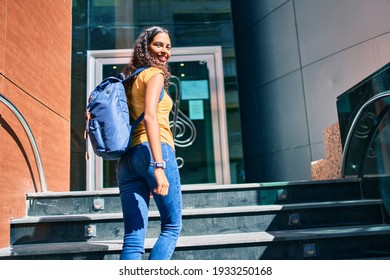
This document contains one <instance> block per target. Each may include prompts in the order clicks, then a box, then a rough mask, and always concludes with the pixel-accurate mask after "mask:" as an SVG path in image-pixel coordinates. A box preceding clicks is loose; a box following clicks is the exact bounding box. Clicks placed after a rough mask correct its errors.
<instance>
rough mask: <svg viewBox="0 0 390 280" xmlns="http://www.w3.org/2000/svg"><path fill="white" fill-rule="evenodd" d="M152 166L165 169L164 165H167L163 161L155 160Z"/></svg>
mask: <svg viewBox="0 0 390 280" xmlns="http://www.w3.org/2000/svg"><path fill="white" fill-rule="evenodd" d="M153 166H154V168H162V169H165V167H167V165H166V163H165V161H163V162H155V163H154V164H153Z"/></svg>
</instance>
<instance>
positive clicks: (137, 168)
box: [117, 26, 182, 260]
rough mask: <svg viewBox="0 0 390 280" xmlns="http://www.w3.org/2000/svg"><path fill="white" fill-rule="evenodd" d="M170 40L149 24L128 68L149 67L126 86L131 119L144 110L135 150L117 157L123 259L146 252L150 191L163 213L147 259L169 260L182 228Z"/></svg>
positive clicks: (137, 42) (135, 47) (135, 257)
mask: <svg viewBox="0 0 390 280" xmlns="http://www.w3.org/2000/svg"><path fill="white" fill-rule="evenodd" d="M170 56H171V39H170V36H169V33H168V31H167V30H165V29H163V28H161V27H157V26H154V27H150V28H148V29H146V30H145V31H144V32H142V33H141V34H140V35H139V37H138V38H137V40H136V41H135V45H134V53H133V56H132V59H131V61H130V63H129V64H128V65H127V66H126V68H125V74H126V75H130V74H131V73H134V72H135V71H136V70H137V69H138V68H141V67H148V68H147V69H146V70H143V71H142V72H141V73H139V74H138V75H137V76H136V77H135V78H134V79H133V81H132V83H129V84H128V88H127V91H126V94H127V99H128V104H129V108H130V112H131V119H132V120H134V119H136V118H137V117H138V116H139V115H140V114H142V112H144V114H145V115H144V119H143V121H142V122H141V123H140V124H139V125H138V126H137V128H136V129H135V131H134V134H133V140H132V145H131V149H130V150H129V152H128V153H126V154H125V155H124V156H122V158H121V159H120V160H119V162H118V165H117V180H118V184H119V190H120V196H121V202H122V210H123V220H124V226H125V235H124V242H123V249H122V253H121V259H141V258H142V255H143V254H144V252H145V246H144V243H145V237H146V229H147V225H148V210H149V199H150V194H152V195H153V198H154V200H155V202H156V205H157V207H158V210H159V212H160V220H161V232H160V235H159V237H158V239H157V241H156V243H155V244H154V246H153V249H152V251H151V253H150V255H149V259H158V260H167V259H170V258H171V256H172V253H173V251H174V249H175V247H176V242H177V239H178V237H179V233H180V230H181V225H182V221H181V210H182V198H181V185H180V175H179V169H178V166H177V162H176V154H175V150H174V141H173V137H172V133H171V130H170V127H169V113H170V111H171V109H172V106H173V102H172V100H171V98H170V97H169V95H168V94H167V93H166V92H165V91H164V94H163V97H162V99H161V100H160V93H161V90H162V88H163V87H164V88H165V89H166V88H167V87H168V85H169V81H168V78H169V77H170V73H169V70H168V66H167V61H168V59H169V58H170Z"/></svg>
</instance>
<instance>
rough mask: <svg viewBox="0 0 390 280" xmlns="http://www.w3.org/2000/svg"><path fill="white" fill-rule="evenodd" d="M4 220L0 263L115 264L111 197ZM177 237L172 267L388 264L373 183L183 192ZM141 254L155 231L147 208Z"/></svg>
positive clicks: (117, 242)
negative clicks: (179, 263) (188, 263)
mask: <svg viewBox="0 0 390 280" xmlns="http://www.w3.org/2000/svg"><path fill="white" fill-rule="evenodd" d="M26 201H27V209H28V211H27V215H26V217H25V218H21V219H15V220H12V221H11V246H9V247H7V248H3V249H0V259H40V260H43V259H118V258H119V253H120V250H121V246H122V238H123V224H122V214H121V205H120V199H119V195H118V190H117V189H110V190H104V191H94V192H67V193H37V194H29V195H28V196H27V200H26ZM183 207H184V209H183V230H182V233H181V237H180V239H179V242H178V245H177V248H176V250H175V253H174V255H173V259H180V260H191V259H197V260H218V259H226V260H227V259H244V260H253V259H298V260H299V259H366V258H389V257H390V224H388V222H389V220H390V219H389V217H388V215H387V212H386V211H385V209H384V206H383V201H382V199H381V198H380V192H379V190H378V184H377V182H376V180H375V179H373V180H371V181H369V182H365V183H364V184H363V183H362V182H361V181H360V180H348V179H342V180H329V181H325V180H324V181H300V182H279V183H262V184H240V185H207V186H206V185H205V186H203V185H202V186H199V185H198V186H183ZM150 209H151V211H150V218H149V219H150V222H149V227H148V235H147V240H146V247H147V253H146V254H145V258H147V256H148V252H149V250H150V248H151V247H152V245H153V243H154V241H155V237H156V236H157V235H158V232H159V215H158V212H157V211H156V207H155V205H154V204H153V200H152V201H151V207H150Z"/></svg>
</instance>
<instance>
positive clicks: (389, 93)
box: [340, 90, 390, 178]
mask: <svg viewBox="0 0 390 280" xmlns="http://www.w3.org/2000/svg"><path fill="white" fill-rule="evenodd" d="M388 96H390V90H387V91H383V92H381V93H378V94H376V95H375V96H373V97H371V98H370V99H369V100H367V101H366V102H365V103H364V104H363V105H362V106H361V107H360V109H359V111H358V112H357V113H356V115H355V117H354V119H353V121H352V124H351V127H350V128H349V130H348V134H347V137H346V139H345V145H344V150H343V154H342V158H341V165H340V171H341V177H343V178H344V177H345V169H346V164H347V156H348V152H349V144H350V142H351V139H352V136H353V134H354V132H355V128H356V125H357V124H358V122H359V121H360V118H361V117H362V116H363V113H364V111H365V109H366V108H367V107H368V106H370V105H371V104H372V103H374V102H376V101H378V100H380V99H383V98H385V97H388Z"/></svg>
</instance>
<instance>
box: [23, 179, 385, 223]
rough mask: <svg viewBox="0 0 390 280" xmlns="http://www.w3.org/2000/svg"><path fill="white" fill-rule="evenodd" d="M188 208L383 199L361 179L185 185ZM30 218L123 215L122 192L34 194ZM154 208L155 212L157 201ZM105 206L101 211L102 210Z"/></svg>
mask: <svg viewBox="0 0 390 280" xmlns="http://www.w3.org/2000/svg"><path fill="white" fill-rule="evenodd" d="M182 193H183V207H184V208H205V207H206V208H210V207H228V206H229V207H230V206H249V205H269V204H292V203H302V202H321V201H332V200H339V201H340V200H356V199H362V198H373V199H377V198H380V195H379V193H378V190H377V187H372V186H371V185H370V184H367V185H365V187H364V188H363V187H362V186H361V182H360V181H359V180H357V179H340V180H330V181H328V180H324V181H315V182H313V181H297V182H276V183H254V184H234V185H195V186H192V185H187V186H186V185H184V186H183V187H182ZM27 203H28V212H27V214H28V216H42V215H68V214H100V213H115V212H121V203H120V198H119V190H118V189H117V188H116V189H106V190H101V191H78V192H63V193H62V192H56V193H50V192H49V193H33V194H28V195H27ZM150 204H151V205H150V209H151V210H155V209H156V206H155V204H154V200H153V199H152V200H151V203H150ZM99 207H101V208H99Z"/></svg>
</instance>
